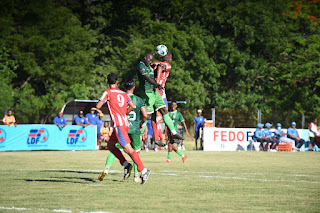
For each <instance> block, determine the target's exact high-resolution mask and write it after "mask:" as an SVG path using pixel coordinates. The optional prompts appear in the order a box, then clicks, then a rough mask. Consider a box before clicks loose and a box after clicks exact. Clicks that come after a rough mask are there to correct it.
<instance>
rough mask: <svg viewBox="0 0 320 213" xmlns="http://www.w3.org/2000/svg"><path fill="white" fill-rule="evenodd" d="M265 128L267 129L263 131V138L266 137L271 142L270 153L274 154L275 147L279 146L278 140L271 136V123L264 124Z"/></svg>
mask: <svg viewBox="0 0 320 213" xmlns="http://www.w3.org/2000/svg"><path fill="white" fill-rule="evenodd" d="M265 126H266V127H267V128H266V129H265V130H264V132H263V136H264V137H267V138H268V139H269V140H270V142H271V144H270V152H276V151H277V150H276V148H277V146H278V144H279V140H278V139H277V138H276V137H274V136H273V135H272V134H273V132H272V131H271V127H272V124H271V123H266V125H265Z"/></svg>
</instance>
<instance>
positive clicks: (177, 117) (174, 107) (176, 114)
mask: <svg viewBox="0 0 320 213" xmlns="http://www.w3.org/2000/svg"><path fill="white" fill-rule="evenodd" d="M177 107H178V104H177V102H175V101H173V102H172V111H171V112H169V116H170V118H171V119H172V121H173V123H174V128H175V130H176V131H179V130H178V123H179V121H180V122H181V123H182V125H183V126H184V128H185V129H186V133H187V135H188V136H189V132H188V128H187V126H186V123H185V122H184V118H183V116H182V115H181V113H180V112H179V111H178V110H177ZM169 137H170V142H169V144H168V158H167V161H166V163H170V161H171V157H172V150H174V151H175V152H176V153H177V154H178V155H180V156H181V157H182V162H183V163H185V162H186V160H187V156H186V155H185V154H183V153H182V152H181V151H180V150H178V148H177V147H176V146H175V145H174V142H173V139H172V137H171V134H170V135H169Z"/></svg>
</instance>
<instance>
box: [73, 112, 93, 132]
mask: <svg viewBox="0 0 320 213" xmlns="http://www.w3.org/2000/svg"><path fill="white" fill-rule="evenodd" d="M73 125H80V126H82V127H83V128H85V127H86V126H87V125H91V126H93V125H92V124H91V123H90V122H89V121H87V119H86V118H85V117H83V111H80V112H79V115H77V117H75V119H74V122H73Z"/></svg>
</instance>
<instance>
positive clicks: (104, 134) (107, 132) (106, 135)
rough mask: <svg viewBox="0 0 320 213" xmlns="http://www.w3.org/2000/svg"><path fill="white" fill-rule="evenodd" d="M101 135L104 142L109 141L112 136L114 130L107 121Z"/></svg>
mask: <svg viewBox="0 0 320 213" xmlns="http://www.w3.org/2000/svg"><path fill="white" fill-rule="evenodd" d="M100 133H101V140H102V141H109V139H110V136H111V134H112V129H111V128H110V127H109V123H108V122H107V121H105V122H104V126H102V127H101V129H100Z"/></svg>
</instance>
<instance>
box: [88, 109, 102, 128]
mask: <svg viewBox="0 0 320 213" xmlns="http://www.w3.org/2000/svg"><path fill="white" fill-rule="evenodd" d="M95 111H96V108H94V107H92V108H91V110H90V113H87V114H86V119H87V121H88V122H89V123H90V124H92V125H97V118H98V115H97V114H96V113H95ZM98 113H99V114H100V113H102V112H101V111H100V110H99V112H98Z"/></svg>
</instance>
